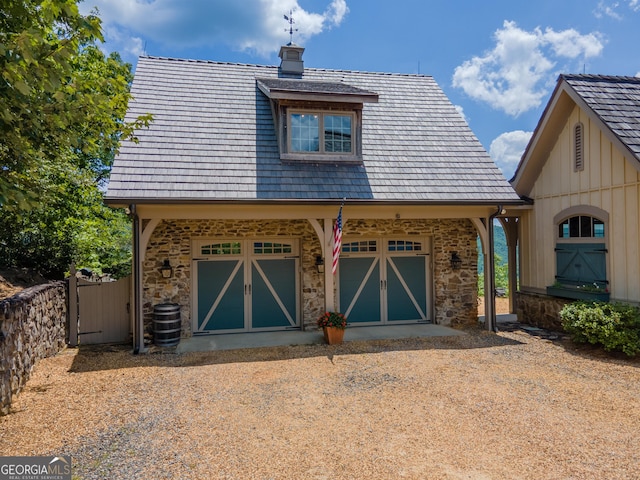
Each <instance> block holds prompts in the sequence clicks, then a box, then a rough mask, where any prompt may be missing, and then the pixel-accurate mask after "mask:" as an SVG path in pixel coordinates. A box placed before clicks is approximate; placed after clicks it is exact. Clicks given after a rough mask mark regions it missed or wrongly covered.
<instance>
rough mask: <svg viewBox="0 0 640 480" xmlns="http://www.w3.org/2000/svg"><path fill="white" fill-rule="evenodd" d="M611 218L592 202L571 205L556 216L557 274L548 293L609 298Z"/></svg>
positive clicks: (574, 296)
mask: <svg viewBox="0 0 640 480" xmlns="http://www.w3.org/2000/svg"><path fill="white" fill-rule="evenodd" d="M608 221H609V215H608V214H607V212H605V211H604V210H601V209H600V208H597V207H593V206H590V205H579V206H575V207H571V208H568V209H566V210H564V211H563V212H561V213H559V214H558V215H556V217H555V218H554V223H555V224H556V226H557V228H558V230H557V232H558V237H557V240H556V246H555V254H556V275H555V282H554V285H553V287H548V288H547V292H548V293H550V294H552V295H554V296H562V297H566V298H579V299H587V298H590V299H608V295H609V294H608V285H609V282H608V280H607V239H606V236H607V235H606V230H607V223H608ZM604 297H606V298H604Z"/></svg>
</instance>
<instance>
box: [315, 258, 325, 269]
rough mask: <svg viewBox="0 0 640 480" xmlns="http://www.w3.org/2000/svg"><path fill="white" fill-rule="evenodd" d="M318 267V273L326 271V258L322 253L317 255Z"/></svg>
mask: <svg viewBox="0 0 640 480" xmlns="http://www.w3.org/2000/svg"><path fill="white" fill-rule="evenodd" d="M316 268H317V269H318V273H324V260H323V259H322V256H321V255H317V256H316Z"/></svg>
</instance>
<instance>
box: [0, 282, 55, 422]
mask: <svg viewBox="0 0 640 480" xmlns="http://www.w3.org/2000/svg"><path fill="white" fill-rule="evenodd" d="M0 322H1V329H0V414H2V415H6V414H7V413H9V408H10V406H11V401H12V397H13V396H14V395H17V394H18V393H19V392H20V390H22V388H23V387H24V385H25V384H26V383H27V380H28V379H29V375H30V374H31V370H32V369H33V366H34V365H35V364H36V362H37V361H38V360H40V359H41V358H46V357H50V356H52V355H55V354H56V353H58V352H59V351H60V350H62V349H63V348H65V345H66V331H67V300H66V287H65V283H64V282H53V283H48V284H45V285H38V286H36V287H31V288H28V289H26V290H23V291H22V292H20V293H18V294H16V295H14V296H13V297H10V298H7V299H5V300H2V301H0Z"/></svg>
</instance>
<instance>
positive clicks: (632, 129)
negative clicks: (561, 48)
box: [510, 75, 640, 195]
mask: <svg viewBox="0 0 640 480" xmlns="http://www.w3.org/2000/svg"><path fill="white" fill-rule="evenodd" d="M575 105H578V106H579V107H580V108H581V109H582V110H583V111H585V112H586V113H587V114H588V115H589V116H590V118H591V119H592V121H594V122H595V123H596V125H598V126H599V128H600V130H601V131H602V132H603V133H604V134H605V135H606V136H607V137H608V138H609V139H610V140H611V141H612V142H613V144H614V145H616V146H617V147H618V148H619V149H620V150H621V151H622V152H623V153H624V155H625V156H626V157H627V158H628V159H629V160H632V162H633V165H634V166H635V167H636V168H639V169H640V78H638V77H621V76H607V75H560V76H559V77H558V83H557V85H556V88H555V90H554V92H553V94H552V96H551V99H550V100H549V103H548V104H547V106H546V108H545V110H544V112H543V114H542V117H541V118H540V121H539V122H538V126H537V127H536V129H535V131H534V132H533V135H532V137H531V140H530V141H529V145H528V146H527V148H526V150H525V151H524V153H523V155H522V159H521V160H520V164H519V165H518V168H517V169H516V172H515V174H514V176H513V178H512V179H511V180H510V181H511V183H512V184H513V185H514V187H515V188H516V190H517V191H518V192H519V193H520V194H521V195H528V194H529V192H530V191H531V188H532V187H533V184H534V182H535V179H536V178H537V176H538V175H539V174H540V171H541V170H542V167H543V166H544V162H545V161H546V158H547V157H548V155H549V153H550V151H551V149H552V148H553V145H554V144H555V141H556V140H557V138H558V136H559V135H560V132H561V130H562V126H563V125H564V123H565V122H566V120H567V118H568V116H569V115H570V113H571V110H572V109H573V108H574V107H575Z"/></svg>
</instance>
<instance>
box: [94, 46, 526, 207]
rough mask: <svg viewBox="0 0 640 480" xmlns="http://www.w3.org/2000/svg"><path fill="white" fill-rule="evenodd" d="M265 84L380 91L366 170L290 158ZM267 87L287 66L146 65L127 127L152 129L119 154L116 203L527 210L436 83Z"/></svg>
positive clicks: (349, 74)
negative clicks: (144, 121) (284, 156)
mask: <svg viewBox="0 0 640 480" xmlns="http://www.w3.org/2000/svg"><path fill="white" fill-rule="evenodd" d="M258 79H260V82H261V83H262V85H263V87H264V86H267V87H270V88H274V89H278V88H280V89H282V88H285V89H286V88H289V89H290V90H291V89H294V90H299V91H307V92H309V91H310V92H312V93H321V94H325V93H331V92H332V91H335V93H336V94H338V95H340V94H342V95H354V96H356V97H357V96H360V97H362V96H363V95H364V96H369V97H370V98H372V99H374V98H375V96H376V94H377V97H378V98H377V100H378V101H377V103H364V104H363V105H364V106H363V118H362V163H361V164H358V163H356V164H353V163H352V164H340V163H339V162H336V163H333V162H332V163H326V162H318V163H296V162H292V161H289V162H283V161H281V160H280V155H279V149H278V143H277V138H276V130H275V127H274V120H273V116H272V111H271V107H270V103H269V98H267V95H266V94H265V92H264V91H263V90H261V89H260V88H259V86H258V81H257V80H258ZM269 79H273V80H277V79H278V68H277V67H270V66H259V65H241V64H230V63H219V62H209V61H191V60H177V59H170V58H156V57H141V58H140V59H139V61H138V66H137V69H136V74H135V79H134V82H133V85H132V95H133V97H134V98H133V100H132V101H131V103H130V105H129V110H128V114H127V119H128V120H132V119H133V118H135V117H137V116H138V115H141V114H146V113H151V114H152V115H153V118H154V120H153V123H152V124H151V126H150V128H148V129H143V130H140V131H138V132H136V136H137V137H138V140H139V143H133V142H129V141H127V142H124V143H123V145H122V146H121V149H120V152H119V154H118V156H117V157H116V159H115V162H114V165H113V169H112V172H111V179H110V182H109V187H108V192H107V196H106V197H107V201H108V202H110V203H112V204H119V203H125V202H134V203H135V202H207V201H249V202H255V201H278V200H288V201H303V200H304V201H326V200H329V199H339V198H343V197H346V198H348V199H354V200H361V201H372V202H378V201H384V202H389V201H393V202H410V203H438V204H449V203H451V204H465V203H477V204H496V203H517V202H520V199H519V197H518V196H517V194H516V193H515V191H514V190H513V188H512V187H511V185H510V184H509V183H508V182H507V181H506V179H505V178H504V176H503V175H502V173H501V172H500V170H499V169H498V168H497V167H496V165H495V164H494V162H493V161H492V160H491V158H490V157H489V155H488V154H487V152H486V151H485V150H484V148H483V147H482V145H481V144H480V142H479V141H478V140H477V138H476V137H475V135H474V134H473V132H472V131H471V130H470V129H469V127H468V126H467V124H466V122H465V121H464V120H463V118H462V117H461V116H460V114H459V113H458V112H457V111H456V109H455V108H454V106H453V105H452V104H451V102H450V101H449V100H448V99H447V97H446V96H445V95H444V93H443V92H442V90H441V89H440V88H439V86H438V85H437V84H436V82H435V81H434V79H433V78H432V77H430V76H425V75H401V74H384V73H370V72H353V71H340V70H324V69H312V68H305V70H304V75H303V78H302V79H301V80H302V83H300V82H299V81H298V82H296V83H286V82H282V81H270V80H269ZM305 81H306V82H309V81H311V82H314V83H309V84H305V83H304V82H305ZM337 85H344V87H343V88H337V87H336V86H337ZM361 101H362V100H361ZM365 101H366V100H365Z"/></svg>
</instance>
